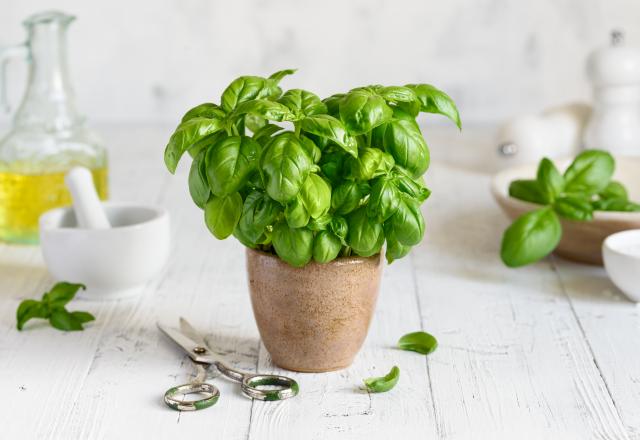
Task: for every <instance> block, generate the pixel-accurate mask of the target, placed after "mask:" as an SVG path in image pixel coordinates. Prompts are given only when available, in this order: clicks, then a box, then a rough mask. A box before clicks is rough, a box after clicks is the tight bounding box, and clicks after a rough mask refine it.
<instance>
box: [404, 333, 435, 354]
mask: <svg viewBox="0 0 640 440" xmlns="http://www.w3.org/2000/svg"><path fill="white" fill-rule="evenodd" d="M398 347H399V348H401V349H402V350H409V351H415V352H417V353H421V354H430V353H433V352H434V351H436V348H438V341H437V340H436V338H434V337H433V335H430V334H429V333H426V332H413V333H407V334H406V335H404V336H403V337H401V338H400V340H399V341H398Z"/></svg>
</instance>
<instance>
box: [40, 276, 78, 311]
mask: <svg viewBox="0 0 640 440" xmlns="http://www.w3.org/2000/svg"><path fill="white" fill-rule="evenodd" d="M80 289H82V290H85V289H86V287H85V285H84V284H78V283H68V282H66V281H61V282H59V283H56V284H55V285H54V286H53V287H52V288H51V290H50V291H49V292H48V294H47V303H48V305H49V307H50V308H51V309H53V308H56V307H64V306H65V305H66V304H67V303H68V302H69V301H71V300H72V299H73V297H74V296H76V293H77V292H78V290H80Z"/></svg>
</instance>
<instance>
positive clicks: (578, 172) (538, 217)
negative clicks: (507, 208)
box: [500, 150, 640, 267]
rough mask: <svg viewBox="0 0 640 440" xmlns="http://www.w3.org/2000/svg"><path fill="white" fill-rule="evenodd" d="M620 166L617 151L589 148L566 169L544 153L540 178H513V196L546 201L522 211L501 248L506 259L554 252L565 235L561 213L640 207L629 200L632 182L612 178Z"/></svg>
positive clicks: (528, 259)
mask: <svg viewBox="0 0 640 440" xmlns="http://www.w3.org/2000/svg"><path fill="white" fill-rule="evenodd" d="M614 169H615V161H614V159H613V156H611V154H609V153H607V152H605V151H600V150H586V151H583V152H582V153H580V154H579V155H578V156H576V158H575V160H574V161H573V162H572V163H571V165H569V167H568V168H567V170H566V171H565V172H564V174H561V173H560V172H559V171H558V169H557V168H556V166H555V165H554V164H553V162H551V161H550V160H549V159H547V158H544V159H542V161H540V164H539V166H538V172H537V175H536V178H535V179H532V180H514V181H513V182H511V184H510V185H509V195H510V196H511V197H514V198H516V199H520V200H524V201H526V202H531V203H536V204H538V205H543V206H542V207H540V208H538V209H536V210H534V211H531V212H528V213H526V214H524V215H522V216H520V217H519V218H518V219H516V220H515V221H514V222H513V224H511V226H509V228H507V230H506V231H505V232H504V235H503V236H502V246H501V251H500V256H501V258H502V261H503V262H504V264H506V265H507V266H509V267H519V266H524V265H526V264H530V263H533V262H535V261H538V260H540V259H541V258H544V257H546V256H547V255H549V254H550V253H551V252H553V250H554V249H555V248H556V246H558V243H559V242H560V239H561V237H562V225H561V223H560V217H562V218H565V219H567V220H573V221H589V220H592V219H593V213H594V211H627V212H630V211H640V205H639V204H637V203H634V202H631V201H629V197H628V194H627V190H626V188H625V187H624V186H623V185H622V184H621V183H620V182H617V181H615V180H612V179H611V177H612V176H613V172H614Z"/></svg>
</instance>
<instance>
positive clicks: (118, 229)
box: [40, 202, 170, 300]
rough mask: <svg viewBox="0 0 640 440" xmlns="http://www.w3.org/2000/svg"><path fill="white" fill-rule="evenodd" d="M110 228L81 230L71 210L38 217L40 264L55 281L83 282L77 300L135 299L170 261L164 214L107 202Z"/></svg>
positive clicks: (154, 209)
mask: <svg viewBox="0 0 640 440" xmlns="http://www.w3.org/2000/svg"><path fill="white" fill-rule="evenodd" d="M103 207H104V209H105V212H106V214H107V217H108V218H109V222H110V223H111V225H112V227H111V229H80V228H77V227H76V219H75V215H74V212H73V209H72V208H71V207H67V208H58V209H53V210H51V211H47V212H45V213H44V214H42V216H41V217H40V242H41V246H42V253H43V255H44V260H45V262H46V264H47V267H48V268H49V271H50V272H51V274H52V275H53V277H54V278H56V279H57V280H61V281H69V282H75V283H83V284H85V285H86V286H87V290H86V291H85V292H82V291H81V293H80V294H81V296H82V297H83V298H88V299H98V300H102V299H117V298H122V297H126V296H131V295H135V294H136V293H138V292H140V291H141V290H142V287H144V285H145V284H146V282H147V281H149V280H150V279H152V278H153V277H154V276H156V275H157V274H158V273H159V272H160V270H162V268H163V266H164V264H165V262H166V261H167V258H168V256H169V246H170V238H169V236H170V231H169V214H168V212H167V211H166V210H165V209H163V208H159V207H155V206H140V205H135V204H129V203H114V202H105V203H103Z"/></svg>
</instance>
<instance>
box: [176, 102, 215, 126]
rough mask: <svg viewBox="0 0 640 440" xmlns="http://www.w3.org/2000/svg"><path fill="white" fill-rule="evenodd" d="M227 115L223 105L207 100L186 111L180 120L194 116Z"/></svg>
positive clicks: (212, 117)
mask: <svg viewBox="0 0 640 440" xmlns="http://www.w3.org/2000/svg"><path fill="white" fill-rule="evenodd" d="M225 116H226V112H225V111H224V110H223V109H222V107H220V106H219V105H217V104H214V103H212V102H205V103H204V104H200V105H197V106H195V107H193V108H192V109H190V110H189V111H188V112H186V113H185V114H184V116H183V117H182V120H181V121H180V122H187V121H188V120H190V119H193V118H210V119H224V117H225Z"/></svg>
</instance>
